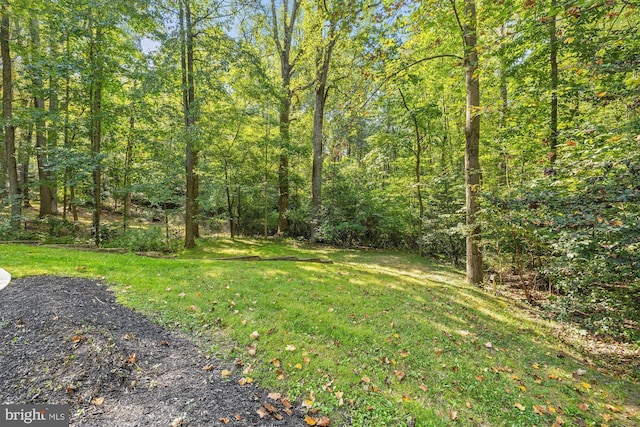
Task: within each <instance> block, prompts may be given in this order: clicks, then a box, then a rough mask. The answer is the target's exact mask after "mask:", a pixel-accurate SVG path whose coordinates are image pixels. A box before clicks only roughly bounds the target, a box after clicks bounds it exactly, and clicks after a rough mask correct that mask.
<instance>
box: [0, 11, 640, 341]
mask: <svg viewBox="0 0 640 427" xmlns="http://www.w3.org/2000/svg"><path fill="white" fill-rule="evenodd" d="M638 7H640V4H638V3H637V1H634V0H524V1H514V0H499V1H494V2H489V1H484V2H483V1H480V0H424V1H412V0H324V1H313V0H249V1H243V0H154V1H148V0H127V1H124V0H108V1H106V0H2V1H1V2H0V15H1V22H0V50H1V61H2V120H3V121H2V123H3V127H2V133H3V135H2V136H3V144H2V146H1V150H2V152H1V156H0V158H1V162H2V168H1V171H0V182H2V186H0V203H1V207H2V211H1V216H0V236H1V240H4V241H10V242H29V241H36V242H42V243H67V244H79V243H83V244H87V243H91V244H92V245H94V246H97V247H120V248H122V247H124V248H128V249H130V250H133V251H145V250H147V251H149V250H152V251H159V252H167V251H169V252H170V251H173V252H175V251H178V250H181V248H182V247H184V248H186V249H189V248H194V247H196V246H197V245H198V242H199V239H200V238H204V237H206V236H211V235H214V234H217V235H219V234H226V235H229V236H230V237H231V238H232V239H233V238H235V237H239V236H249V237H264V238H266V237H269V238H273V237H280V236H282V237H290V238H296V239H300V240H305V241H310V242H317V243H323V244H329V245H334V246H337V247H346V248H379V249H394V250H402V251H406V252H410V253H413V254H417V255H420V256H422V257H428V258H430V259H434V260H437V261H439V262H444V263H450V264H453V265H455V266H458V267H463V266H466V272H467V276H466V277H467V281H468V282H469V283H470V284H474V285H483V284H484V285H485V286H487V287H489V288H491V287H492V286H493V287H494V288H495V287H496V286H502V285H503V283H505V282H507V281H511V282H512V283H515V286H516V287H517V288H519V289H520V291H521V292H522V295H524V298H525V299H526V300H528V301H529V302H530V303H532V304H535V303H536V294H537V293H540V292H544V293H547V294H549V295H550V297H549V298H546V302H545V304H547V305H548V308H549V309H550V311H551V313H553V315H554V316H556V317H558V318H571V319H574V320H577V321H578V322H579V323H581V324H582V326H583V327H585V328H586V329H587V330H589V331H591V332H593V333H595V334H597V335H602V336H606V337H610V338H613V339H615V340H622V341H637V340H638V339H639V338H640V324H639V323H638V322H640V280H639V279H638V273H637V272H638V270H639V269H640V203H639V202H640V114H639V113H640V37H638V33H639V32H640V28H639V27H640V13H639V10H638ZM85 219H86V221H85Z"/></svg>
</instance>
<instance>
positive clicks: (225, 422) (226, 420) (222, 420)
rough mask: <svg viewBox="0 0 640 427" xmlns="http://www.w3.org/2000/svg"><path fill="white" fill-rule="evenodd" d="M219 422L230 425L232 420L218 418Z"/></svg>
mask: <svg viewBox="0 0 640 427" xmlns="http://www.w3.org/2000/svg"><path fill="white" fill-rule="evenodd" d="M218 421H220V422H221V423H222V424H229V423H230V422H231V419H230V418H218Z"/></svg>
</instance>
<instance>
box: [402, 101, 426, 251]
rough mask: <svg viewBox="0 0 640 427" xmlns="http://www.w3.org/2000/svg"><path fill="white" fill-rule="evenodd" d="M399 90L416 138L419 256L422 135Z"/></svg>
mask: <svg viewBox="0 0 640 427" xmlns="http://www.w3.org/2000/svg"><path fill="white" fill-rule="evenodd" d="M398 90H399V91H400V97H401V98H402V104H403V105H404V108H405V109H406V110H407V113H409V115H411V121H412V122H413V131H414V135H415V139H416V149H415V150H414V154H415V156H416V165H415V169H414V171H415V180H414V184H415V186H416V197H417V198H418V247H419V249H420V256H422V255H424V245H422V243H420V241H421V240H422V233H423V217H424V201H423V200H422V185H421V184H420V176H421V169H422V166H421V162H422V136H421V135H420V126H419V124H418V118H417V117H416V115H415V114H414V113H413V111H411V109H410V108H409V105H408V104H407V100H406V98H405V96H404V93H403V92H402V89H398Z"/></svg>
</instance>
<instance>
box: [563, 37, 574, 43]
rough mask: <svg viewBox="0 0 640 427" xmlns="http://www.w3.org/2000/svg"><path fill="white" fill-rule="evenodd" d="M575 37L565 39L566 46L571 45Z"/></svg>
mask: <svg viewBox="0 0 640 427" xmlns="http://www.w3.org/2000/svg"><path fill="white" fill-rule="evenodd" d="M575 39H576V38H575V37H567V39H566V40H565V41H564V42H565V43H566V44H571V43H573V42H574V41H575Z"/></svg>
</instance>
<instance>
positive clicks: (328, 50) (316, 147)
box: [311, 22, 337, 242]
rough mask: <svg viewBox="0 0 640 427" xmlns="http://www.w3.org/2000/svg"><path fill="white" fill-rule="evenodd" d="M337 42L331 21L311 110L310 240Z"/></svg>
mask: <svg viewBox="0 0 640 427" xmlns="http://www.w3.org/2000/svg"><path fill="white" fill-rule="evenodd" d="M336 42H337V38H336V35H335V23H333V22H332V23H331V27H330V29H329V35H328V42H327V45H326V46H325V47H324V48H323V49H321V52H318V61H317V65H316V66H317V69H316V90H315V106H314V111H313V168H312V173H311V241H314V242H315V241H317V240H318V237H319V236H318V228H319V227H320V209H321V207H322V161H323V157H324V156H323V146H322V139H323V127H324V107H325V104H326V102H327V97H328V96H329V92H328V90H327V79H328V77H329V65H330V63H331V55H332V53H333V48H334V47H335V44H336Z"/></svg>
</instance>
